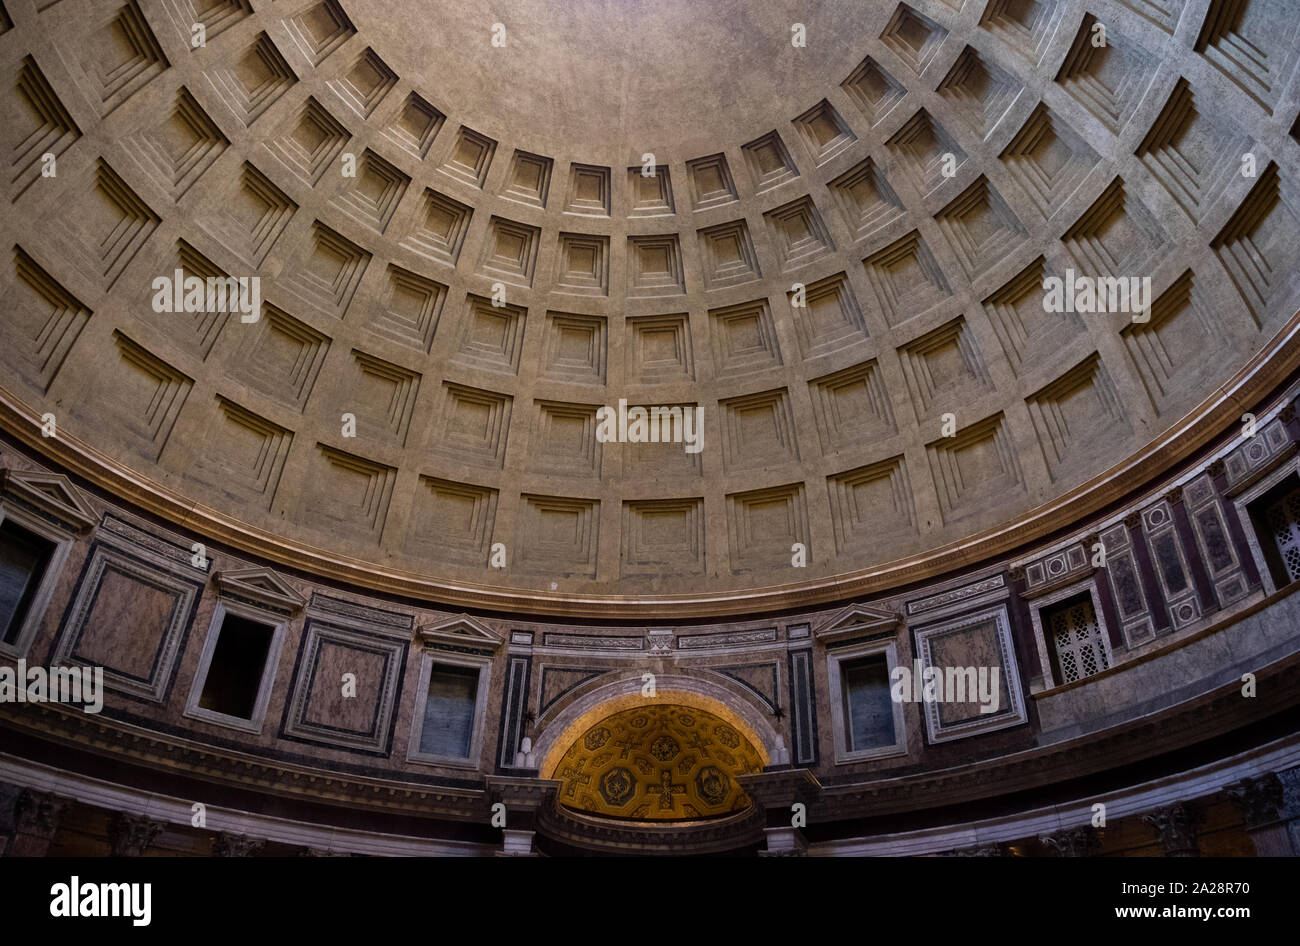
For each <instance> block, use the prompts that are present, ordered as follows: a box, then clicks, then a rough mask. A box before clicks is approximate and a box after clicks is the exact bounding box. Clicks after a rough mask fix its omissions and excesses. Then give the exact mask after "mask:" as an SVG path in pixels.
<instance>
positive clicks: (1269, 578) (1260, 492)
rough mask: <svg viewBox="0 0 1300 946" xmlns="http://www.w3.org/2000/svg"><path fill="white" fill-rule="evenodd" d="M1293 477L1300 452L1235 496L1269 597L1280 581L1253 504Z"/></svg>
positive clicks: (1236, 509)
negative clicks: (1258, 530) (1257, 527)
mask: <svg viewBox="0 0 1300 946" xmlns="http://www.w3.org/2000/svg"><path fill="white" fill-rule="evenodd" d="M1261 426H1262V425H1261ZM1289 476H1295V477H1297V478H1300V454H1297V455H1295V456H1293V457H1292V458H1291V459H1290V460H1288V461H1286V462H1285V463H1282V464H1281V465H1280V466H1278V468H1277V469H1275V470H1273V471H1272V472H1270V473H1269V474H1268V475H1267V476H1264V477H1262V478H1261V479H1260V480H1259V481H1258V482H1257V483H1252V484H1251V486H1250V488H1249V489H1245V490H1242V491H1241V492H1240V493H1239V494H1237V495H1235V496H1233V497H1232V508H1233V510H1234V512H1235V513H1236V516H1237V521H1238V522H1239V523H1240V525H1241V531H1242V533H1243V534H1244V535H1245V536H1246V545H1248V546H1249V547H1250V557H1251V559H1252V560H1253V561H1254V562H1255V570H1256V571H1257V572H1258V573H1259V580H1260V583H1261V584H1262V585H1263V588H1264V595H1265V596H1266V597H1267V596H1268V595H1272V594H1276V593H1277V592H1278V584H1277V581H1276V580H1275V579H1274V578H1273V569H1272V568H1271V567H1269V564H1268V559H1267V557H1265V555H1264V547H1263V546H1262V545H1261V544H1260V538H1259V535H1258V534H1257V533H1256V532H1255V521H1254V519H1253V518H1252V517H1251V515H1250V509H1249V507H1250V505H1251V504H1252V503H1254V502H1255V500H1257V499H1259V498H1260V497H1262V496H1264V495H1265V494H1266V493H1268V492H1269V491H1270V490H1271V489H1273V488H1274V487H1276V486H1278V485H1280V484H1281V483H1283V482H1284V481H1285V480H1286V479H1287V477H1289Z"/></svg>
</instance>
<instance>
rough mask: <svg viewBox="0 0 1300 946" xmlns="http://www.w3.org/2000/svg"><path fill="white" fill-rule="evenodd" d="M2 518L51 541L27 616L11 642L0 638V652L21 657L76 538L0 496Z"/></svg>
mask: <svg viewBox="0 0 1300 946" xmlns="http://www.w3.org/2000/svg"><path fill="white" fill-rule="evenodd" d="M6 519H12V520H13V521H14V523H15V524H16V525H19V526H21V527H22V528H24V529H26V530H27V531H28V532H31V533H32V534H33V535H36V536H39V537H40V538H42V539H44V540H45V541H47V542H52V543H53V544H54V551H53V552H52V553H51V554H50V560H49V562H48V563H46V565H45V572H44V574H43V575H41V580H40V583H39V584H38V585H37V586H36V593H35V594H34V595H32V603H31V606H30V607H29V608H28V609H27V616H26V617H25V618H24V619H23V623H22V627H20V628H19V629H18V634H17V635H16V636H15V637H14V639H13V642H12V643H5V642H4V641H0V654H7V655H9V656H11V657H25V656H27V651H28V649H29V648H30V647H31V646H32V641H33V639H35V637H36V632H37V631H38V630H40V627H41V622H42V621H43V620H44V619H45V612H46V610H47V609H48V608H49V606H50V599H51V598H53V597H54V589H55V587H56V586H57V585H58V583H59V576H61V575H62V574H63V566H64V565H65V564H66V563H67V561H68V555H69V553H70V552H71V551H72V547H73V545H75V544H76V542H77V537H76V535H74V534H73V533H71V532H69V531H67V530H66V529H60V528H59V527H58V526H57V525H55V524H54V523H52V522H50V521H49V520H48V519H45V518H44V517H42V516H38V515H36V514H34V513H32V512H29V511H28V510H27V509H24V508H23V507H22V506H19V505H17V504H16V503H6V502H5V501H4V500H3V499H0V522H4V521H5V520H6Z"/></svg>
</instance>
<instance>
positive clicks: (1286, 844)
mask: <svg viewBox="0 0 1300 946" xmlns="http://www.w3.org/2000/svg"><path fill="white" fill-rule="evenodd" d="M1223 794H1225V795H1227V796H1228V798H1229V799H1231V801H1232V803H1233V804H1234V805H1236V806H1237V810H1238V811H1240V812H1241V817H1242V821H1244V822H1245V825H1246V833H1247V834H1248V835H1250V840H1251V841H1253V842H1254V844H1255V854H1256V855H1258V856H1259V857H1294V856H1295V853H1296V852H1295V851H1294V850H1292V847H1291V832H1290V830H1289V829H1288V825H1287V819H1286V817H1285V816H1284V814H1283V808H1284V801H1285V799H1284V792H1283V788H1282V780H1281V779H1280V778H1278V777H1277V773H1275V772H1269V773H1267V774H1265V775H1260V776H1258V777H1256V778H1244V779H1242V780H1241V781H1240V782H1235V783H1233V784H1232V785H1229V786H1228V787H1227V788H1225V789H1224V790H1223Z"/></svg>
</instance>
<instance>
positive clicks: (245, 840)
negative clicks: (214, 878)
mask: <svg viewBox="0 0 1300 946" xmlns="http://www.w3.org/2000/svg"><path fill="white" fill-rule="evenodd" d="M265 844H266V842H265V841H263V840H262V839H261V838H249V837H245V836H244V835H242V834H227V833H226V832H224V831H222V832H221V833H220V834H218V835H217V836H216V837H214V838H213V839H212V856H213V857H252V856H254V855H255V854H257V853H258V852H259V851H261V850H262V848H263V847H264V846H265Z"/></svg>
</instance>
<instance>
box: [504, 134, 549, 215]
mask: <svg viewBox="0 0 1300 946" xmlns="http://www.w3.org/2000/svg"><path fill="white" fill-rule="evenodd" d="M553 163H554V162H552V161H551V159H550V158H544V157H542V156H541V155H540V154H532V153H531V152H528V151H520V150H519V149H518V148H516V149H515V156H514V158H512V159H511V162H510V174H509V177H508V183H507V184H506V189H505V191H504V193H503V196H505V197H508V198H509V199H510V200H515V201H518V202H519V203H521V204H528V205H529V206H531V207H543V208H544V207H545V206H546V198H547V197H548V196H549V195H550V192H551V166H552V164H553Z"/></svg>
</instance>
